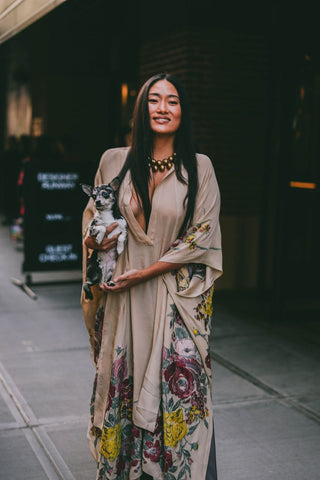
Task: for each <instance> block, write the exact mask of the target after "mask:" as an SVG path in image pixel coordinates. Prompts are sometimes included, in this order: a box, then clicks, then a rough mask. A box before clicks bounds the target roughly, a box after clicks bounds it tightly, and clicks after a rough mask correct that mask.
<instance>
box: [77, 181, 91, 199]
mask: <svg viewBox="0 0 320 480" xmlns="http://www.w3.org/2000/svg"><path fill="white" fill-rule="evenodd" d="M80 185H81V188H82V190H83V191H84V193H86V194H87V195H89V197H91V194H92V187H90V185H86V184H85V183H80Z"/></svg>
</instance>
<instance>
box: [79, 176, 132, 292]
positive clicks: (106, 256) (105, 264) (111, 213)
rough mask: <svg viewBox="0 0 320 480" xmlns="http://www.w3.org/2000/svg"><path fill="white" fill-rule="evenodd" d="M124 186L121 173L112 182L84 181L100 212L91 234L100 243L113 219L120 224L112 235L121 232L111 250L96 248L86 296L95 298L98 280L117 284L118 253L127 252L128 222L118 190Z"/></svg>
mask: <svg viewBox="0 0 320 480" xmlns="http://www.w3.org/2000/svg"><path fill="white" fill-rule="evenodd" d="M119 186H120V179H119V177H115V178H114V179H113V180H112V181H111V182H110V183H109V184H108V185H97V186H96V187H91V186H90V185H85V184H81V187H82V190H83V191H84V192H85V193H86V194H87V195H88V196H89V197H91V198H92V199H93V201H94V205H95V208H96V212H95V214H94V217H93V219H92V222H91V224H90V227H89V235H91V236H92V237H95V240H96V242H97V243H98V244H100V243H101V242H102V240H103V238H104V236H105V234H106V229H107V227H109V226H110V225H111V224H112V223H114V222H117V224H118V226H117V227H116V228H115V229H114V230H113V231H112V232H111V233H110V235H109V236H110V237H113V236H114V235H118V234H119V236H118V241H117V246H116V247H114V248H112V249H111V250H109V251H107V252H103V251H100V250H95V251H94V252H93V253H92V255H91V257H90V259H89V262H88V266H87V278H86V282H85V283H84V284H83V289H84V293H85V297H86V298H87V299H90V300H92V299H93V295H92V292H91V290H90V287H92V286H93V285H96V284H100V285H101V284H102V283H107V284H108V285H110V286H113V285H114V283H113V282H112V281H111V277H112V274H113V272H114V269H115V266H116V261H117V258H118V256H119V255H120V254H121V253H122V252H123V249H124V245H125V242H126V239H127V235H128V232H127V222H126V220H125V219H124V218H123V217H122V216H121V213H120V210H119V207H118V204H117V192H118V189H119Z"/></svg>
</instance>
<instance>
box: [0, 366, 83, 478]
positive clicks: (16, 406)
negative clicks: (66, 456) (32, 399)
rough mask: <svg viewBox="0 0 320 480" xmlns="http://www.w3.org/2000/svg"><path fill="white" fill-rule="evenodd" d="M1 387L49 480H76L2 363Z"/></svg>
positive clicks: (10, 408) (4, 397)
mask: <svg viewBox="0 0 320 480" xmlns="http://www.w3.org/2000/svg"><path fill="white" fill-rule="evenodd" d="M0 386H1V391H0V393H1V394H2V396H3V399H4V401H5V403H6V405H7V407H8V408H9V410H10V412H11V413H12V415H13V417H14V419H15V420H16V421H17V423H18V424H19V428H18V429H19V430H20V431H23V433H24V435H25V437H26V439H27V441H28V443H29V445H30V447H31V448H32V450H33V452H34V454H35V456H36V458H37V459H38V461H39V463H40V464H41V466H42V468H43V469H44V471H45V473H46V475H47V477H48V480H58V479H59V480H75V478H74V476H73V475H72V473H71V471H70V469H69V467H68V466H67V464H66V463H65V461H64V460H63V458H62V456H61V455H60V453H59V452H58V450H57V448H56V447H55V445H54V444H53V442H52V440H51V439H50V437H49V436H48V434H47V433H46V432H45V430H44V426H38V425H39V421H38V419H37V418H36V416H35V414H34V413H33V411H32V410H31V408H30V406H29V405H28V403H27V401H26V400H25V398H24V397H23V395H22V393H21V392H20V391H19V389H18V387H17V386H16V384H15V383H14V381H13V379H12V378H11V376H10V375H9V373H8V372H7V370H6V369H5V367H4V365H3V364H2V363H1V362H0Z"/></svg>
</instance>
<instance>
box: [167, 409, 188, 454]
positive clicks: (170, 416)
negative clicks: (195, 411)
mask: <svg viewBox="0 0 320 480" xmlns="http://www.w3.org/2000/svg"><path fill="white" fill-rule="evenodd" d="M163 429H164V444H165V446H167V447H173V448H175V447H176V446H177V445H178V443H179V442H180V441H181V440H182V439H183V437H185V436H186V435H187V433H188V426H187V423H186V421H185V420H184V419H183V411H182V408H179V409H178V410H176V411H175V412H171V413H167V412H164V413H163Z"/></svg>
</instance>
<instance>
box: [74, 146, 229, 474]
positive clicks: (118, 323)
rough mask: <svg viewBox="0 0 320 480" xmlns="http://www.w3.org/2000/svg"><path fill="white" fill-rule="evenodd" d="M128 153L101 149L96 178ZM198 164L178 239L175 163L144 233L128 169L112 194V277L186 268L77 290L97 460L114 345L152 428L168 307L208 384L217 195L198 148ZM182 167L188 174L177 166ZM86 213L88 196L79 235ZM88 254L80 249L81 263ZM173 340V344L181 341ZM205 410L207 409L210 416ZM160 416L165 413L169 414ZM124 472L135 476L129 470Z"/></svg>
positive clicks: (136, 415) (113, 172)
mask: <svg viewBox="0 0 320 480" xmlns="http://www.w3.org/2000/svg"><path fill="white" fill-rule="evenodd" d="M127 152H128V149H127V148H120V149H112V150H108V151H107V152H105V154H104V155H103V156H102V159H101V162H100V165H99V169H98V171H97V175H96V179H95V183H96V184H102V183H109V182H110V181H111V180H112V179H113V178H114V177H115V176H117V175H118V173H119V172H120V170H121V167H122V165H123V163H124V161H125V158H126V155H127ZM197 162H198V175H199V191H198V195H197V199H196V208H195V214H194V219H193V225H192V227H190V228H189V229H188V231H187V232H186V234H185V235H184V236H183V237H182V238H180V239H178V238H177V237H178V233H179V229H180V226H181V224H182V221H183V218H184V215H185V208H184V205H183V200H184V198H185V196H186V192H187V187H186V185H184V184H182V183H181V182H179V181H178V180H177V178H176V175H175V173H174V169H171V170H170V171H168V173H167V174H166V176H165V177H164V178H163V180H162V181H161V183H160V184H159V185H158V187H157V188H156V189H155V191H154V195H153V198H152V211H151V216H150V221H149V226H148V231H147V232H144V231H143V230H142V228H141V227H140V225H139V224H138V222H137V221H136V219H135V216H134V214H133V212H132V209H131V206H130V199H131V195H132V184H131V180H130V174H129V173H127V174H126V176H125V178H124V180H123V182H122V185H121V188H120V192H119V207H120V210H121V212H122V214H123V216H124V217H125V218H126V220H127V222H128V241H127V244H126V247H125V250H124V252H123V253H122V254H121V255H120V257H119V258H118V261H117V266H116V271H115V273H114V277H115V276H117V275H119V274H121V273H123V272H125V271H127V270H130V269H142V268H144V267H147V266H149V265H151V264H153V263H155V262H157V261H159V260H160V261H164V262H172V263H184V264H185V266H184V267H182V268H181V269H180V271H178V272H170V273H167V274H165V275H161V276H159V277H157V278H154V279H152V280H150V281H148V282H145V283H143V284H140V285H136V286H135V287H133V288H131V289H130V291H127V292H124V293H120V294H108V295H106V294H104V293H103V294H102V293H101V292H100V291H99V289H98V288H96V289H95V298H94V300H93V301H86V300H85V299H84V297H83V296H82V307H83V313H84V318H85V322H86V326H87V328H88V331H89V335H90V343H91V348H92V355H93V359H94V361H95V363H96V369H97V376H96V383H95V390H94V396H93V401H92V408H91V414H92V415H91V422H90V426H89V427H90V431H91V434H89V440H90V443H91V450H92V453H93V454H94V456H95V458H96V459H97V460H98V459H99V457H100V456H101V440H97V439H94V438H93V436H92V432H93V431H95V430H94V428H96V429H98V430H100V431H102V430H103V429H104V420H105V415H106V409H107V402H108V393H109V386H110V380H111V376H112V366H113V364H114V362H115V352H116V350H117V349H118V351H120V350H119V349H120V348H125V349H126V352H128V358H129V359H131V361H130V364H129V370H130V372H131V373H132V377H133V412H132V421H133V424H134V425H135V426H137V427H139V428H142V429H145V430H147V431H150V432H153V431H154V430H155V428H156V423H157V416H158V414H159V408H160V403H161V395H162V388H163V387H162V385H163V383H162V382H163V372H162V362H163V358H162V355H163V351H164V348H165V347H166V345H169V343H170V341H171V340H170V338H171V337H170V336H172V333H170V329H169V321H168V318H169V317H170V315H171V313H170V311H171V310H172V306H173V305H174V306H175V309H176V310H177V311H178V312H179V314H180V316H181V318H182V321H183V323H184V326H185V327H186V329H187V331H188V332H189V335H190V338H191V339H192V342H194V345H195V346H196V349H197V351H198V352H199V354H200V357H201V360H202V365H203V367H204V371H205V372H206V374H207V377H208V381H209V384H210V382H211V373H210V366H209V364H208V361H207V357H208V348H209V335H210V331H209V327H208V324H207V323H208V322H207V319H208V316H209V313H210V309H211V304H210V301H211V296H209V297H210V298H209V297H208V298H207V297H206V294H207V292H209V291H210V292H211V293H212V291H211V290H210V289H211V287H213V284H214V281H215V280H216V279H217V278H218V277H219V276H220V275H221V273H222V254H221V236H220V227H219V211H220V194H219V188H218V185H217V181H216V177H215V174H214V170H213V167H212V164H211V161H210V159H209V158H208V157H207V156H205V155H201V154H197ZM182 173H183V174H184V176H185V177H187V174H186V172H185V171H184V170H183V171H182ZM92 216H93V205H92V201H91V200H90V201H89V203H88V206H87V208H86V210H85V212H84V215H83V232H84V235H85V234H86V229H87V226H88V224H89V223H90V221H91V218H92ZM87 255H88V252H87V251H86V248H84V262H86V259H87ZM84 265H85V263H84ZM192 265H201V266H203V268H202V273H201V275H197V274H196V273H195V274H193V273H194V271H195V269H192V268H191V267H190V268H188V266H192ZM84 272H85V268H84ZM211 293H210V295H211ZM206 302H207V303H206ZM99 305H100V307H101V308H102V310H101V311H103V317H104V318H103V319H102V323H101V325H102V324H103V327H101V325H100V333H99V335H100V336H101V338H98V337H99V335H98V333H97V331H98V329H97V316H96V313H97V308H98V306H99ZM208 312H209V313H208ZM204 318H205V319H206V320H205V321H204ZM99 321H101V319H100V320H99ZM188 341H189V340H188ZM177 345H178V347H179V345H180V344H177ZM179 348H180V347H179ZM200 357H199V358H200ZM209 396H210V395H209ZM210 408H211V410H212V404H211V399H210V398H208V409H209V410H210ZM179 411H180V410H179ZM173 413H174V412H172V414H173ZM211 413H212V412H211V411H210V415H211ZM165 415H167V416H168V415H169V417H170V413H168V412H167V413H165ZM181 415H182V413H181ZM169 417H165V418H169ZM170 418H171V417H170ZM180 420H181V421H183V419H182V417H181V418H180V417H179V421H180ZM211 423H212V422H211ZM211 423H210V422H209V427H207V428H206V433H205V435H204V440H203V442H202V444H201V449H200V447H199V452H195V451H194V452H193V455H194V459H193V463H192V467H190V468H192V470H194V471H195V472H197V475H196V476H194V477H193V478H197V479H198V480H202V479H204V478H205V471H206V468H205V467H206V462H207V459H208V455H209V449H210V438H211ZM92 427H94V428H93V429H92ZM165 428H166V427H165ZM198 431H199V429H198ZM103 451H105V450H103ZM203 465H204V466H203ZM148 468H149V467H146V468H145V469H144V470H145V471H147V472H148V473H150V475H152V474H153V475H155V468H156V467H155V466H154V465H151V466H150V468H149V470H148ZM137 475H138V474H137ZM157 475H158V477H159V478H165V474H164V473H163V472H162V473H161V474H160V473H159V472H158V473H157ZM159 475H160V476H159ZM161 475H164V476H161ZM158 477H155V478H158ZM106 478H116V477H112V476H110V477H109V476H106ZM125 478H126V477H125ZM128 478H130V479H131V478H132V479H133V478H138V476H135V474H134V473H132V472H131V473H130V476H129V477H128Z"/></svg>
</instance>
